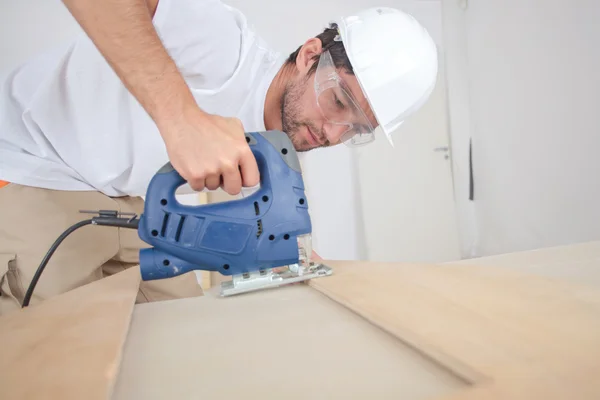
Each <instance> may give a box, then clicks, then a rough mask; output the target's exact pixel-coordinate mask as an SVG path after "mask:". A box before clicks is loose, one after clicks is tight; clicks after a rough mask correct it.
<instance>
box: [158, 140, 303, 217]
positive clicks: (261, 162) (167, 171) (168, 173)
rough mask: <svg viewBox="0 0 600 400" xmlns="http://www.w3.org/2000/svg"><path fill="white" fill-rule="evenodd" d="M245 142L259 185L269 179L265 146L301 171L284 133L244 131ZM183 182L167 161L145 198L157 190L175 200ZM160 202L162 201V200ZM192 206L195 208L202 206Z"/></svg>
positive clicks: (291, 145)
mask: <svg viewBox="0 0 600 400" xmlns="http://www.w3.org/2000/svg"><path fill="white" fill-rule="evenodd" d="M246 142H248V145H249V146H250V149H251V150H252V153H253V154H254V157H255V158H256V161H257V165H258V170H259V174H260V185H261V186H263V185H265V184H267V183H268V182H266V181H265V180H266V179H269V174H268V171H267V168H268V163H267V162H265V160H266V158H268V156H269V154H268V153H267V151H268V150H267V148H266V146H272V147H274V148H275V149H276V150H277V151H278V152H279V153H280V156H281V157H282V158H283V160H284V161H285V162H286V164H287V165H288V167H290V168H291V169H293V170H295V171H297V172H299V173H301V169H300V161H299V160H298V155H297V153H296V150H295V149H294V146H293V144H292V142H291V141H290V139H289V138H288V136H287V135H286V134H285V133H283V132H281V131H266V132H252V133H246ZM185 183H186V181H185V179H183V177H182V176H181V175H180V174H179V172H177V170H176V169H175V168H174V167H173V165H172V164H171V162H167V163H166V164H165V165H164V166H163V167H162V168H160V169H159V170H158V172H157V173H156V175H155V176H154V177H153V179H152V181H151V182H150V185H149V187H148V192H147V194H146V198H147V199H155V198H156V197H157V191H158V192H160V194H161V195H163V196H161V200H166V201H170V200H175V192H176V190H177V189H178V188H179V187H180V186H182V185H184V184H185ZM164 195H167V196H164ZM167 197H168V198H167ZM162 202H163V203H164V201H162ZM163 205H165V204H163ZM192 207H193V208H195V207H202V206H192Z"/></svg>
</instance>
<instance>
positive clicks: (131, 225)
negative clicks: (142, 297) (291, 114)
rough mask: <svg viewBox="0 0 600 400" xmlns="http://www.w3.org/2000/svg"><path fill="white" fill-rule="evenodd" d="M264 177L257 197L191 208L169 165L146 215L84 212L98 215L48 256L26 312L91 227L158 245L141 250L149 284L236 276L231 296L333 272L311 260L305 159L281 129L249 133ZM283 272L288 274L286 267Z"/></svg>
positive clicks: (227, 288) (226, 286)
mask: <svg viewBox="0 0 600 400" xmlns="http://www.w3.org/2000/svg"><path fill="white" fill-rule="evenodd" d="M246 140H247V141H248V145H249V146H250V148H251V150H252V153H253V154H254V157H255V158H256V162H257V164H258V168H259V172H260V185H259V188H258V190H257V191H255V192H254V193H253V194H252V195H251V196H248V197H244V198H242V199H239V200H232V201H228V202H225V203H215V204H207V205H201V206H187V205H182V204H181V203H179V202H178V201H177V199H176V197H175V194H176V191H177V189H178V188H179V187H181V186H182V185H184V184H185V183H186V181H185V180H184V179H183V178H182V177H181V176H180V175H179V173H178V172H177V171H176V170H175V169H174V168H173V167H172V166H171V164H170V163H167V164H166V165H165V166H164V167H162V168H161V169H160V170H159V171H158V172H157V173H156V175H155V176H154V177H153V178H152V180H151V181H150V185H149V187H148V190H147V192H146V201H145V205H144V213H143V214H142V215H141V216H140V217H139V218H138V215H137V214H135V213H133V214H132V213H122V212H119V211H117V210H98V211H89V210H81V212H82V213H86V214H96V215H95V216H94V217H92V218H90V219H87V220H83V221H79V222H77V223H75V224H73V225H72V226H70V227H69V228H67V230H65V231H64V232H63V233H62V234H61V235H60V236H59V237H58V238H57V239H56V240H55V241H54V243H53V244H52V246H50V249H49V250H48V252H47V253H46V255H45V256H44V257H43V259H42V261H41V262H40V265H39V267H38V269H37V270H36V272H35V274H34V276H33V278H32V279H31V282H30V284H29V286H28V288H27V291H26V293H25V296H24V297H23V303H22V307H27V306H28V305H29V302H30V300H31V298H32V296H33V291H34V290H35V287H36V285H37V282H38V281H39V279H40V277H41V275H42V273H43V271H44V269H45V268H46V265H48V261H49V260H50V258H51V257H52V255H53V254H54V252H55V251H56V249H57V248H58V246H59V245H60V244H61V243H62V241H63V240H64V239H65V238H66V237H67V236H68V235H70V234H71V233H73V232H74V231H75V230H77V229H79V228H81V227H83V226H86V225H89V224H92V225H98V226H111V227H117V228H127V229H137V231H138V235H139V237H140V238H141V239H142V240H143V241H144V242H146V243H148V244H149V245H150V246H151V247H150V248H145V249H142V250H140V270H141V275H142V279H143V280H146V281H149V280H155V279H165V278H171V277H174V276H178V275H181V274H185V273H186V272H190V271H192V270H205V271H218V272H220V273H221V274H223V275H232V279H231V280H230V281H226V282H223V283H222V284H221V295H222V296H230V295H234V294H238V293H244V292H249V291H254V290H259V289H265V288H270V287H276V286H281V285H285V284H290V283H296V282H301V281H305V280H308V279H312V278H318V277H321V276H328V275H331V274H332V270H331V268H330V267H328V266H327V265H324V264H322V263H315V262H314V261H312V260H311V256H312V244H311V232H312V225H311V221H310V215H309V213H308V201H307V200H306V196H305V193H304V181H303V180H302V171H301V168H300V161H299V160H298V155H297V153H296V151H295V149H294V146H293V145H292V142H291V141H290V139H289V138H288V136H287V135H286V134H285V133H283V132H281V131H267V132H253V133H246ZM282 267H284V268H282Z"/></svg>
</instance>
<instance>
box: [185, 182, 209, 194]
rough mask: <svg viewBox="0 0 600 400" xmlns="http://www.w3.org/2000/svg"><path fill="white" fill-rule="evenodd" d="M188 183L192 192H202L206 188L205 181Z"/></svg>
mask: <svg viewBox="0 0 600 400" xmlns="http://www.w3.org/2000/svg"><path fill="white" fill-rule="evenodd" d="M188 183H189V185H190V187H191V188H192V190H195V191H196V192H201V191H203V190H204V188H205V187H206V182H205V181H204V179H195V180H193V181H188Z"/></svg>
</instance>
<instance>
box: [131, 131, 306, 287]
mask: <svg viewBox="0 0 600 400" xmlns="http://www.w3.org/2000/svg"><path fill="white" fill-rule="evenodd" d="M246 140H247V142H248V145H249V146H250V148H251V150H252V153H253V155H254V157H255V158H256V161H257V165H258V169H259V173H260V188H259V190H258V191H257V192H256V193H254V194H253V195H252V197H253V198H255V199H254V200H251V199H246V200H243V201H242V200H238V201H236V200H233V201H229V202H226V203H227V204H225V203H215V204H205V205H195V206H194V205H183V204H181V203H179V202H178V201H177V200H176V197H175V193H176V191H177V188H178V187H180V186H181V185H183V184H185V183H186V181H185V180H184V179H183V177H182V176H181V175H180V174H179V173H178V172H177V171H176V170H175V168H174V167H173V166H172V165H171V163H170V162H169V163H167V164H165V165H164V166H163V167H162V168H161V169H160V170H159V171H158V172H157V173H156V174H155V175H154V177H153V178H152V180H151V181H150V185H149V187H148V191H147V193H146V201H145V206H144V214H143V215H142V217H141V219H140V224H139V227H138V234H139V236H140V238H141V239H142V240H143V241H144V242H146V243H148V244H150V245H152V246H153V248H152V249H145V250H142V251H141V252H140V267H141V269H142V278H143V279H144V280H147V279H159V278H167V277H170V276H175V275H178V274H181V273H183V272H185V271H186V270H190V269H205V270H215V268H222V267H223V266H224V265H229V266H230V267H231V268H226V269H225V270H223V271H221V270H219V271H220V272H222V273H234V272H235V271H236V265H239V266H240V267H241V266H242V265H244V264H245V265H250V264H252V262H255V261H256V262H257V259H256V258H255V259H251V258H249V257H262V255H261V254H262V253H261V254H259V253H260V250H257V251H258V253H257V252H254V251H252V250H250V249H244V248H240V247H237V246H238V244H240V243H241V244H240V245H243V243H244V241H243V240H242V236H243V234H244V229H245V227H247V226H255V224H254V222H253V220H254V219H257V218H263V219H264V222H265V224H267V225H268V226H271V224H273V227H274V229H279V228H280V227H279V226H278V224H279V223H278V222H275V221H279V220H281V219H284V220H286V219H288V218H289V211H286V210H287V207H289V205H293V204H295V203H296V202H298V200H299V201H300V207H302V208H304V207H306V204H305V200H304V199H303V198H302V199H296V197H298V196H303V190H304V186H303V183H302V178H301V169H300V162H299V160H298V156H297V154H296V151H295V149H294V147H293V144H292V142H291V141H290V139H289V138H288V136H287V135H286V134H285V133H283V132H281V131H267V132H251V133H246ZM275 195H276V199H273V197H274V196H275ZM256 201H258V203H260V210H261V216H257V215H256V214H255V206H252V202H255V204H258V203H256ZM249 202H250V203H249ZM248 204H250V207H249V206H248ZM265 207H266V208H265ZM282 207H283V208H282ZM266 209H271V210H272V213H270V214H269V217H266V216H264V212H265V210H266ZM256 210H258V209H256ZM257 212H258V211H257ZM293 218H299V219H302V218H303V217H301V216H298V217H296V216H294V217H293ZM271 219H272V220H273V221H274V222H270V221H271ZM300 224H301V225H302V227H303V228H302V229H305V228H306V229H309V228H307V227H304V225H303V224H304V223H303V222H302V223H300ZM207 227H208V228H207ZM219 227H226V229H223V230H219V233H216V231H217V230H218V228H219ZM206 229H209V230H210V229H212V230H211V232H207V231H206ZM281 229H283V228H281ZM222 235H226V236H227V238H228V240H224V237H223V236H222ZM236 235H238V236H236ZM267 238H268V235H267ZM290 242H291V241H290ZM236 257H237V258H238V260H239V262H238V263H233V262H231V260H232V259H234V260H235V258H236ZM174 260H176V261H177V262H176V263H174V262H173V261H174ZM174 264H177V265H178V268H177V270H175V268H172V267H173V265H174ZM183 265H185V266H183Z"/></svg>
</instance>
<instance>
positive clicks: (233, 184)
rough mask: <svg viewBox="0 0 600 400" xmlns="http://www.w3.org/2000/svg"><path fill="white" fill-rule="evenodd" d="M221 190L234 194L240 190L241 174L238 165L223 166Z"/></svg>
mask: <svg viewBox="0 0 600 400" xmlns="http://www.w3.org/2000/svg"><path fill="white" fill-rule="evenodd" d="M221 186H222V187H223V190H224V191H225V192H227V193H228V194H230V195H232V196H234V195H237V194H239V193H240V192H241V191H242V175H241V172H240V170H239V168H238V166H237V165H236V166H234V165H230V166H227V167H224V168H223V183H222V185H221Z"/></svg>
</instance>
